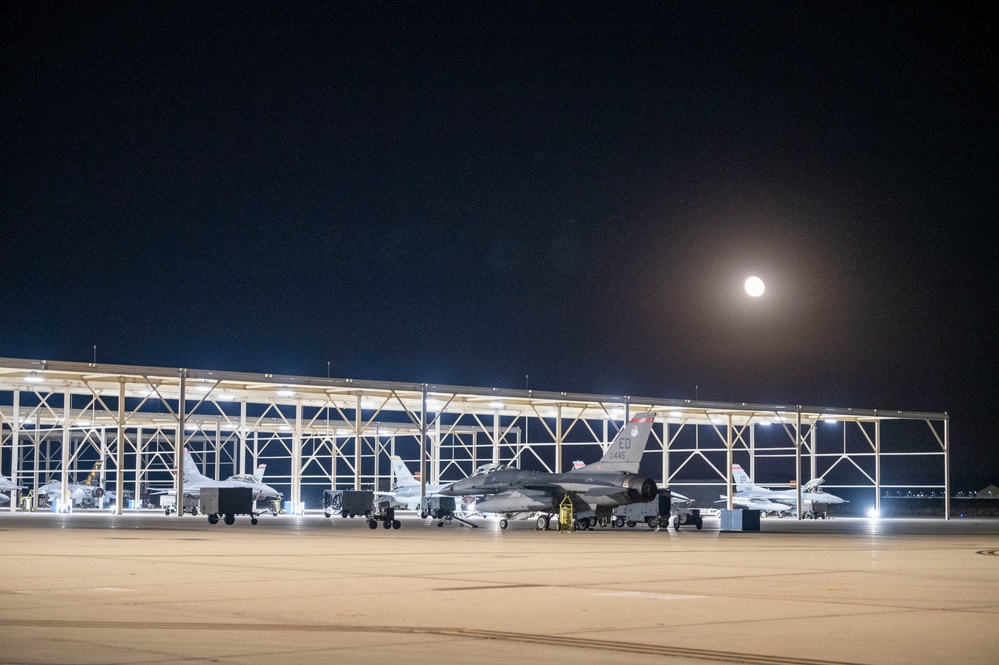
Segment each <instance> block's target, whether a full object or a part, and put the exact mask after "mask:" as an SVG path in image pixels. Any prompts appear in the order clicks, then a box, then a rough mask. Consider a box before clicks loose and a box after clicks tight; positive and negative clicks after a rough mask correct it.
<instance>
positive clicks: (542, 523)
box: [537, 515, 548, 531]
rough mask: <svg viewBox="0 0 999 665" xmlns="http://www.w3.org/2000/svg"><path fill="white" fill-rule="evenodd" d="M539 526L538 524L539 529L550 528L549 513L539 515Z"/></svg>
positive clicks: (545, 529)
mask: <svg viewBox="0 0 999 665" xmlns="http://www.w3.org/2000/svg"><path fill="white" fill-rule="evenodd" d="M537 526H538V530H539V531H547V530H548V516H547V515H539V516H538V522H537Z"/></svg>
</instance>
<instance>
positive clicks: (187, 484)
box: [159, 448, 281, 510]
mask: <svg viewBox="0 0 999 665" xmlns="http://www.w3.org/2000/svg"><path fill="white" fill-rule="evenodd" d="M265 468H266V465H264V464H261V465H260V466H258V467H257V473H256V474H253V475H250V474H237V475H235V476H229V478H227V479H226V480H214V479H212V478H209V477H208V476H206V475H205V474H203V473H201V472H200V471H198V466H197V465H196V464H195V463H194V459H192V458H191V453H190V452H188V450H187V448H184V495H185V496H200V495H201V490H202V488H204V487H250V488H252V489H253V500H254V501H260V500H263V499H280V498H281V492H278V491H277V490H276V489H274V488H273V487H271V486H270V485H265V484H264V482H263V476H264V469H265ZM159 493H160V494H166V495H168V496H176V494H177V490H176V489H169V490H164V491H160V492H159ZM185 510H186V508H185Z"/></svg>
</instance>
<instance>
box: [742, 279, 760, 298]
mask: <svg viewBox="0 0 999 665" xmlns="http://www.w3.org/2000/svg"><path fill="white" fill-rule="evenodd" d="M763 288H764V287H763V280H762V279H760V278H759V277H756V276H753V277H750V278H749V279H747V280H746V293H748V294H749V295H751V296H753V297H754V298H759V297H760V296H762V295H763Z"/></svg>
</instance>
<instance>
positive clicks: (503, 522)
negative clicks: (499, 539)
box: [499, 517, 510, 529]
mask: <svg viewBox="0 0 999 665" xmlns="http://www.w3.org/2000/svg"><path fill="white" fill-rule="evenodd" d="M509 525H510V523H509V522H508V521H507V519H506V518H505V517H504V518H503V519H501V520H500V521H499V527H500V529H505V528H507V526H509Z"/></svg>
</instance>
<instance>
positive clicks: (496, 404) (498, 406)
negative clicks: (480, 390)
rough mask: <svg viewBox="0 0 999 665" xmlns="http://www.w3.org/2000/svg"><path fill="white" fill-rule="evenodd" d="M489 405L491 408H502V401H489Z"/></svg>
mask: <svg viewBox="0 0 999 665" xmlns="http://www.w3.org/2000/svg"><path fill="white" fill-rule="evenodd" d="M489 407H490V408H492V409H502V408H503V402H489Z"/></svg>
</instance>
